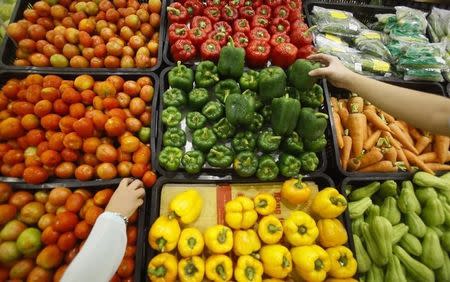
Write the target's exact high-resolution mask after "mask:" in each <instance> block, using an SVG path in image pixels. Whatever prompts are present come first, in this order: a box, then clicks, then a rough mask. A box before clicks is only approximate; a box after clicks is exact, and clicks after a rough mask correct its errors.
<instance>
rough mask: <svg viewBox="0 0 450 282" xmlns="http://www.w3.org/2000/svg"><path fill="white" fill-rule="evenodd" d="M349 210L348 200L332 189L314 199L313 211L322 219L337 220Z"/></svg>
mask: <svg viewBox="0 0 450 282" xmlns="http://www.w3.org/2000/svg"><path fill="white" fill-rule="evenodd" d="M346 208H347V200H346V199H345V197H344V196H343V195H341V194H339V191H338V190H336V189H335V188H332V187H327V188H325V189H323V190H321V191H319V193H317V195H316V197H315V198H314V200H313V202H312V205H311V210H312V211H313V212H314V213H316V214H317V215H319V216H320V217H321V218H336V217H338V216H340V215H341V214H342V213H343V212H344V211H345V209H346Z"/></svg>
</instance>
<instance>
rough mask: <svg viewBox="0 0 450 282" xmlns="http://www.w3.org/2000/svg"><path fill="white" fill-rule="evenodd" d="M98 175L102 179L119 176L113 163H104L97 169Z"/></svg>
mask: <svg viewBox="0 0 450 282" xmlns="http://www.w3.org/2000/svg"><path fill="white" fill-rule="evenodd" d="M97 175H98V177H99V178H101V179H113V178H114V177H116V176H117V169H116V167H115V166H114V165H113V164H111V163H102V164H100V165H99V166H98V167H97Z"/></svg>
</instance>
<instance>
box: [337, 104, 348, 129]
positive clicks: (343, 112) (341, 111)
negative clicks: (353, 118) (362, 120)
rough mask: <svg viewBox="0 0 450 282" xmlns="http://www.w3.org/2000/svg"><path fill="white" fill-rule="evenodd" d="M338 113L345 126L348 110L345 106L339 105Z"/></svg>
mask: <svg viewBox="0 0 450 282" xmlns="http://www.w3.org/2000/svg"><path fill="white" fill-rule="evenodd" d="M338 114H339V117H340V118H341V123H342V125H343V126H344V127H345V128H346V127H347V121H348V116H349V112H348V110H347V108H343V107H339V110H338Z"/></svg>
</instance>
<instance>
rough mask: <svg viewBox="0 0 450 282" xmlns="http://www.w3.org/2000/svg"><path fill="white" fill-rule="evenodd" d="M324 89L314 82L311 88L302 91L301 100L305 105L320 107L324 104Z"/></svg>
mask: <svg viewBox="0 0 450 282" xmlns="http://www.w3.org/2000/svg"><path fill="white" fill-rule="evenodd" d="M323 99H324V98H323V89H322V87H320V85H319V84H314V86H313V87H312V89H311V90H307V91H302V92H300V102H301V103H302V105H303V106H305V107H310V108H318V107H320V106H321V105H322V104H323Z"/></svg>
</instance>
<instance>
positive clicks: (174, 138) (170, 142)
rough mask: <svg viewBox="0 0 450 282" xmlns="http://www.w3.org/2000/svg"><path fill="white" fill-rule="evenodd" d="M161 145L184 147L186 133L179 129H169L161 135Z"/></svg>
mask: <svg viewBox="0 0 450 282" xmlns="http://www.w3.org/2000/svg"><path fill="white" fill-rule="evenodd" d="M163 145H164V146H165V147H167V146H171V147H179V148H181V147H184V145H186V133H184V131H183V130H181V128H178V127H169V128H168V129H167V130H166V132H164V135H163Z"/></svg>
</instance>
